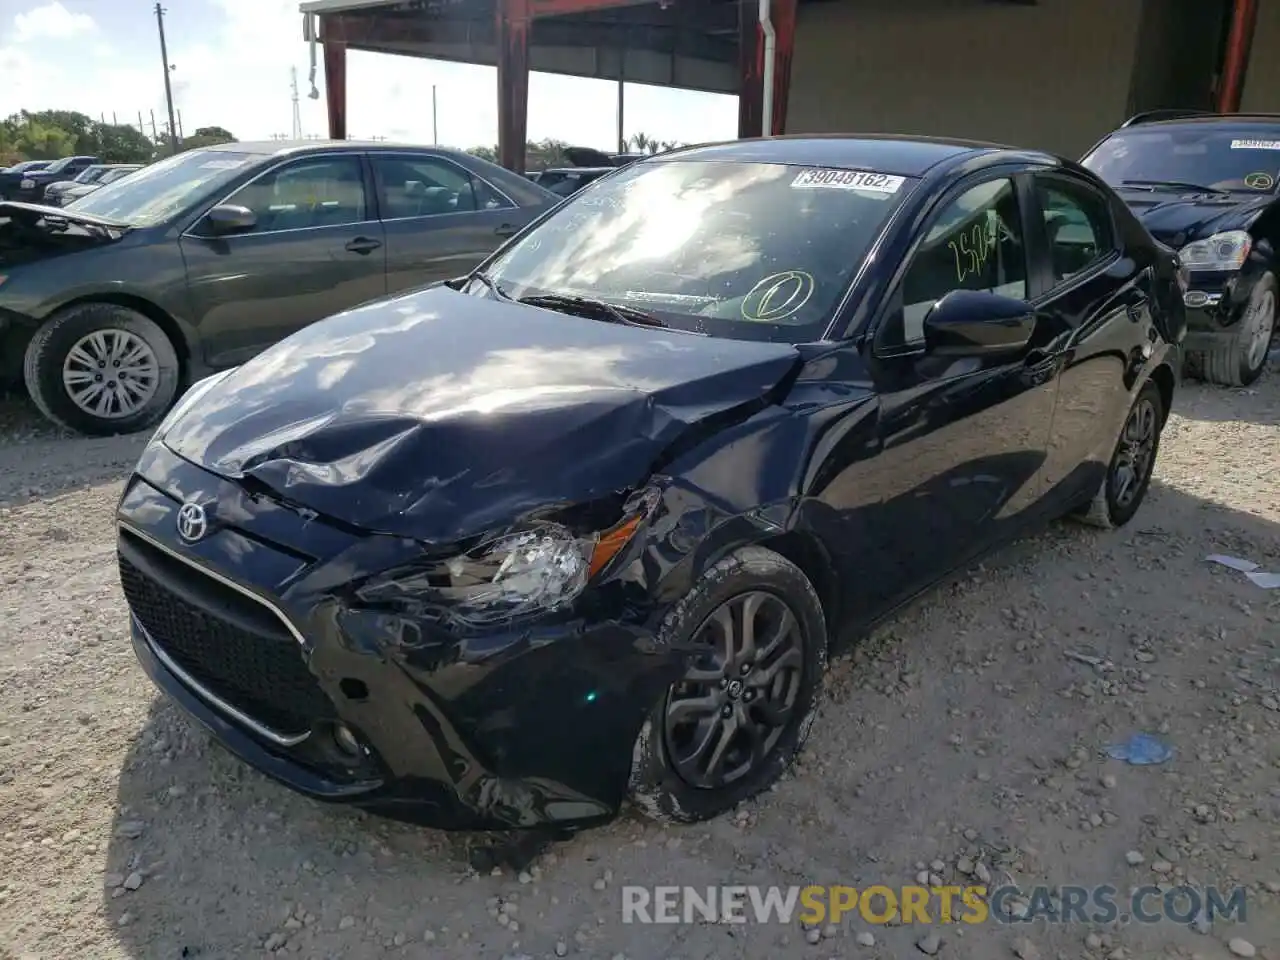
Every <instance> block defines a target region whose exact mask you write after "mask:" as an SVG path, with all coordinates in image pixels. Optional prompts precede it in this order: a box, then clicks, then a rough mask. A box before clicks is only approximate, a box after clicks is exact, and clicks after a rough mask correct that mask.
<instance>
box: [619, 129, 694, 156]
mask: <svg viewBox="0 0 1280 960" xmlns="http://www.w3.org/2000/svg"><path fill="white" fill-rule="evenodd" d="M628 144H629V146H630V147H631V149H632V150H634V151H636V153H648V154H655V153H665V152H666V151H668V150H675V149H676V148H677V147H683V146H684V144H683V143H678V142H676V141H675V140H659V139H657V138H656V137H651V136H649V135H648V134H647V133H644V132H641V133H637V134H635V135H634V136H633V137H631V139H630V140H629V141H628Z"/></svg>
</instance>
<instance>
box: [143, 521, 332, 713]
mask: <svg viewBox="0 0 1280 960" xmlns="http://www.w3.org/2000/svg"><path fill="white" fill-rule="evenodd" d="M119 561H120V583H121V585H122V586H123V587H124V594H125V598H126V599H127V600H128V601H129V607H130V609H131V610H132V611H133V614H134V616H136V617H137V618H138V621H139V622H140V623H141V624H142V625H143V626H144V627H146V629H147V633H149V634H150V635H151V640H152V642H153V643H154V644H155V645H156V646H158V647H160V649H161V650H163V652H164V653H165V654H167V655H168V656H169V658H170V659H172V660H173V661H174V662H175V663H177V664H178V666H180V667H181V668H182V669H183V670H184V671H186V672H187V673H188V674H190V675H191V677H192V679H194V680H195V681H196V682H197V683H199V684H200V685H201V686H203V687H205V688H206V689H207V690H208V691H209V692H210V693H213V694H214V695H215V696H217V697H219V698H220V699H222V700H224V701H226V702H227V703H229V704H231V705H232V706H233V707H235V708H236V709H238V710H240V711H242V712H243V713H245V714H247V715H248V716H250V717H252V718H253V719H254V720H257V721H258V722H259V723H262V724H264V725H265V726H267V727H268V728H270V729H272V730H274V731H276V732H277V733H281V734H285V735H298V734H301V733H305V732H306V731H308V730H310V729H311V727H312V725H313V724H314V722H315V721H316V720H320V719H328V718H332V717H334V716H335V711H334V709H333V704H332V703H331V702H330V701H329V698H328V697H326V696H325V694H324V692H323V691H322V690H321V689H320V686H319V684H318V683H317V682H316V678H315V676H314V675H313V674H312V673H311V671H310V670H308V669H307V665H306V663H305V662H304V661H303V658H302V650H301V649H300V648H299V646H298V641H297V640H296V639H295V638H294V637H293V635H292V634H290V633H289V631H288V630H287V629H286V628H285V626H284V624H283V623H281V622H280V620H279V618H278V617H276V616H275V614H273V613H272V612H271V611H270V610H268V609H267V608H266V607H264V606H262V604H260V603H257V602H256V601H254V600H252V599H250V598H249V597H246V596H245V595H244V594H242V593H240V592H239V591H238V590H232V589H231V588H230V587H226V586H224V585H223V584H221V583H219V582H218V581H217V580H214V579H213V578H212V577H209V576H207V575H206V574H203V573H201V572H200V571H198V570H195V569H193V568H192V567H190V566H189V565H187V564H185V563H182V562H180V561H178V560H175V559H173V558H171V557H168V556H166V555H165V554H163V553H162V552H160V551H158V550H156V549H155V548H154V547H151V546H150V545H148V544H145V543H143V542H142V541H140V540H138V539H137V538H135V537H132V536H130V535H128V534H122V535H121V540H120V549H119Z"/></svg>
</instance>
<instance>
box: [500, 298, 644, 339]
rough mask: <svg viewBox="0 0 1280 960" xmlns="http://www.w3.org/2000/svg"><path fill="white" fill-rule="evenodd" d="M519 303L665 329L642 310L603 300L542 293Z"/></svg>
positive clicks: (592, 318) (591, 317) (587, 316)
mask: <svg viewBox="0 0 1280 960" xmlns="http://www.w3.org/2000/svg"><path fill="white" fill-rule="evenodd" d="M518 302H519V303H527V304H528V305H529V306H531V307H546V308H547V309H548V310H559V311H561V312H563V313H575V314H578V315H579V316H583V317H586V318H587V319H588V320H604V321H605V322H607V323H624V324H629V325H631V326H639V327H661V328H663V329H664V330H665V329H667V323H666V321H665V320H661V319H659V318H658V317H655V316H654V315H653V314H651V313H645V312H644V311H643V310H636V309H634V308H633V307H620V306H618V305H617V304H614V303H608V302H606V301H604V300H595V299H593V298H591V297H576V296H569V295H567V294H562V293H543V294H538V295H537V296H532V297H521V298H520V300H519V301H518Z"/></svg>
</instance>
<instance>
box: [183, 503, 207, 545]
mask: <svg viewBox="0 0 1280 960" xmlns="http://www.w3.org/2000/svg"><path fill="white" fill-rule="evenodd" d="M208 532H209V517H208V515H207V514H205V512H204V507H202V506H200V504H198V503H184V504H183V505H182V509H181V510H179V511H178V536H180V537H181V538H182V539H183V540H185V541H187V543H195V542H196V541H197V540H199V539H200V538H201V537H203V536H204V535H205V534H206V533H208Z"/></svg>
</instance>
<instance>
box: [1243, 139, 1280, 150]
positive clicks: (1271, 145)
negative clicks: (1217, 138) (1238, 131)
mask: <svg viewBox="0 0 1280 960" xmlns="http://www.w3.org/2000/svg"><path fill="white" fill-rule="evenodd" d="M1231 149H1232V150H1280V140H1232V141H1231Z"/></svg>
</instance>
